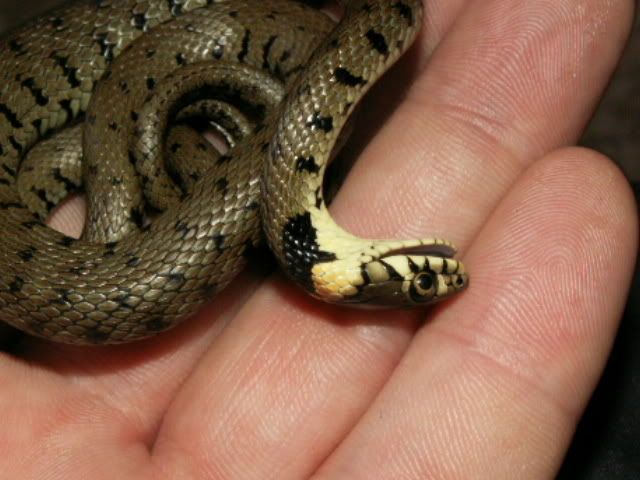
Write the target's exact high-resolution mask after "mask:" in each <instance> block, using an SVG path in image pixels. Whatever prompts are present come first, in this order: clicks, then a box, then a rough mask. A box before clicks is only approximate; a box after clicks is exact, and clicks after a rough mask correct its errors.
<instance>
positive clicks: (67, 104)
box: [58, 99, 74, 120]
mask: <svg viewBox="0 0 640 480" xmlns="http://www.w3.org/2000/svg"><path fill="white" fill-rule="evenodd" d="M58 105H60V108H61V109H62V110H64V111H65V113H66V114H67V120H71V119H72V118H73V117H74V115H73V109H72V108H71V100H69V99H65V100H60V101H59V102H58Z"/></svg>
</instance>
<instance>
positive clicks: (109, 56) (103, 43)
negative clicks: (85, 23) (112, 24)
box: [95, 33, 115, 63]
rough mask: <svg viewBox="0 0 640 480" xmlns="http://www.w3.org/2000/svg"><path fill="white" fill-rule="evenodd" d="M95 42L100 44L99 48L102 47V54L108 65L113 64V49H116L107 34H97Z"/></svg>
mask: <svg viewBox="0 0 640 480" xmlns="http://www.w3.org/2000/svg"><path fill="white" fill-rule="evenodd" d="M95 40H96V42H98V46H99V47H100V54H101V55H102V56H103V57H104V59H105V60H106V61H107V63H111V61H112V60H113V47H115V44H113V43H111V42H110V41H109V39H108V38H107V34H106V33H98V34H96V36H95Z"/></svg>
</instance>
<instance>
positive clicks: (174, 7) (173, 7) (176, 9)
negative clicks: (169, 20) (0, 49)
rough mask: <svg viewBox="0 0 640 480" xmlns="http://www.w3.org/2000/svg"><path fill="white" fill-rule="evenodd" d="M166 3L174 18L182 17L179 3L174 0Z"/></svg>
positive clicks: (168, 0)
mask: <svg viewBox="0 0 640 480" xmlns="http://www.w3.org/2000/svg"><path fill="white" fill-rule="evenodd" d="M167 3H168V4H169V11H170V12H171V15H173V16H174V17H177V16H179V15H182V13H183V12H182V4H181V3H180V2H177V1H176V0H167Z"/></svg>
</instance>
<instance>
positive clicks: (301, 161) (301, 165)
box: [296, 155, 320, 173]
mask: <svg viewBox="0 0 640 480" xmlns="http://www.w3.org/2000/svg"><path fill="white" fill-rule="evenodd" d="M296 171H298V172H308V173H318V172H319V171H320V165H318V164H317V163H316V159H315V158H314V157H313V155H310V156H308V157H298V158H297V159H296Z"/></svg>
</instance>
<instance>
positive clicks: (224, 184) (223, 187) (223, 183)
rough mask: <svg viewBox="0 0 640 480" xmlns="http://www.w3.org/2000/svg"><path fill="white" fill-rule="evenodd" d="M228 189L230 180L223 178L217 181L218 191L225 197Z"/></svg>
mask: <svg viewBox="0 0 640 480" xmlns="http://www.w3.org/2000/svg"><path fill="white" fill-rule="evenodd" d="M228 187H229V180H227V179H226V178H224V177H223V178H219V179H218V180H216V190H218V191H219V192H222V194H223V195H226V193H227V188H228Z"/></svg>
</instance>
